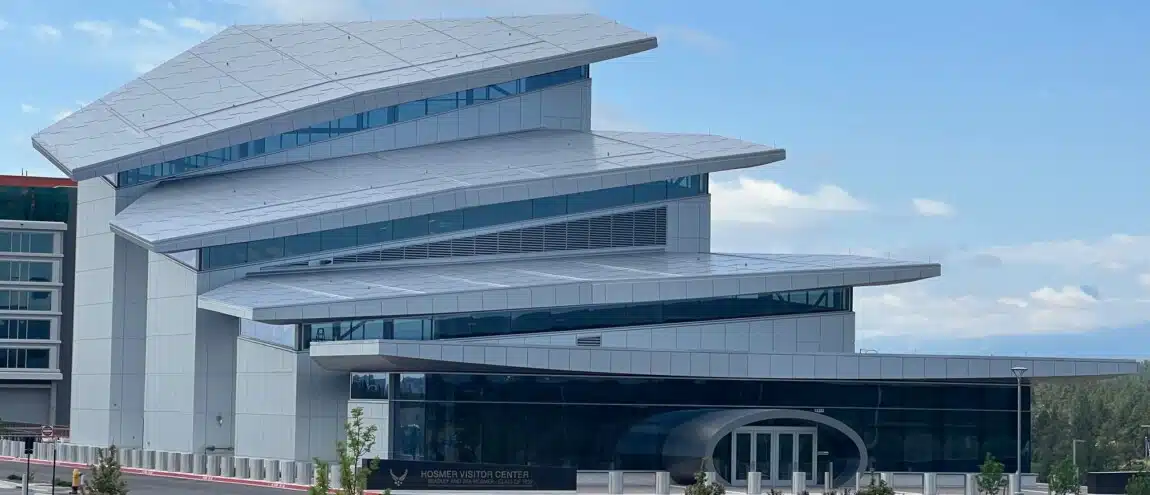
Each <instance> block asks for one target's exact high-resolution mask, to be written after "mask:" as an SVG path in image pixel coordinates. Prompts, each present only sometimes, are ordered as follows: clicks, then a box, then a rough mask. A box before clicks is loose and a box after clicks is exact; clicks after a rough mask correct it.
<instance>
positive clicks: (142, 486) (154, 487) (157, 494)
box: [0, 461, 303, 495]
mask: <svg viewBox="0 0 1150 495" xmlns="http://www.w3.org/2000/svg"><path fill="white" fill-rule="evenodd" d="M10 474H18V475H21V476H23V474H24V464H23V463H17V462H9V461H3V462H0V482H6V483H0V495H10V494H17V493H20V488H19V482H18V481H8V479H7V478H8V475H10ZM51 474H52V467H51V466H38V465H35V464H33V465H32V480H33V481H34V482H35V484H36V485H37V486H35V487H34V490H33V493H35V494H37V495H40V494H48V493H52V491H51V487H50V486H49V485H48V484H47V483H48V480H49V478H50V477H51ZM71 476H72V469H71V468H63V467H61V468H57V469H56V478H58V479H61V480H70V479H71ZM124 479H125V480H127V482H128V489H129V490H131V493H132V495H199V494H217V495H279V494H288V493H292V494H296V495H298V494H301V493H303V492H301V491H296V490H284V489H278V488H265V487H257V486H243V485H232V484H225V483H211V482H207V481H192V480H180V479H172V478H160V477H156V476H140V475H131V474H125V475H124ZM68 492H69V489H68V488H65V487H57V488H56V493H57V494H60V495H63V494H65V493H68Z"/></svg>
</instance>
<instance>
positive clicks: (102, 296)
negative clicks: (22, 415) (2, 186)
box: [71, 179, 148, 447]
mask: <svg viewBox="0 0 1150 495" xmlns="http://www.w3.org/2000/svg"><path fill="white" fill-rule="evenodd" d="M77 202H78V204H77V224H76V275H75V294H76V295H75V307H74V313H73V316H74V318H75V321H76V322H77V324H76V325H75V328H74V329H73V357H72V366H73V370H72V396H71V428H72V430H71V435H72V441H74V442H76V443H79V444H87V445H101V446H103V445H109V444H116V445H119V446H124V447H140V446H142V443H143V436H144V434H143V399H144V349H145V344H144V342H145V327H146V323H147V315H146V311H147V284H148V276H147V271H148V257H147V251H145V250H144V249H143V248H141V247H139V246H136V245H135V244H132V243H130V242H128V241H126V240H123V239H120V238H117V237H116V235H115V234H113V233H112V232H111V231H110V230H109V228H108V221H109V220H110V219H111V218H112V217H113V216H114V215H115V214H116V211H117V210H118V209H119V208H122V207H123V206H124V204H123V201H121V200H120V199H118V198H117V197H116V192H115V190H114V189H113V188H112V186H110V185H108V184H107V183H106V182H104V181H103V180H102V179H93V180H87V181H83V182H81V183H80V184H79V191H78V200H77Z"/></svg>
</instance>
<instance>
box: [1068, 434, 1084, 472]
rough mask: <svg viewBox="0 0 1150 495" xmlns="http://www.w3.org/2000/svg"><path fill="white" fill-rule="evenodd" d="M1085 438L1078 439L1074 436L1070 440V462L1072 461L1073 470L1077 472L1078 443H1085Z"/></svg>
mask: <svg viewBox="0 0 1150 495" xmlns="http://www.w3.org/2000/svg"><path fill="white" fill-rule="evenodd" d="M1085 442H1086V440H1079V439H1077V438H1075V439H1074V440H1071V441H1070V462H1073V463H1074V472H1075V473H1077V472H1078V444H1080V443H1085Z"/></svg>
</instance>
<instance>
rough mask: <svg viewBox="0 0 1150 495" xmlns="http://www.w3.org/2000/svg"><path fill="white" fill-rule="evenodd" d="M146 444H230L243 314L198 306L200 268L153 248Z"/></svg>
mask: <svg viewBox="0 0 1150 495" xmlns="http://www.w3.org/2000/svg"><path fill="white" fill-rule="evenodd" d="M148 274H149V281H148V288H149V291H148V326H147V355H146V362H147V367H146V378H145V384H146V386H145V393H144V397H145V401H144V432H145V434H144V446H145V447H146V448H150V449H156V450H164V451H173V452H200V451H203V450H204V448H205V447H208V446H214V447H231V444H232V437H233V426H234V423H233V419H232V417H233V404H234V395H235V379H234V371H235V363H236V360H235V353H236V350H235V349H236V348H235V346H236V337H237V336H238V335H239V320H238V319H236V318H234V317H230V316H226V315H221V314H219V313H213V312H210V311H204V310H200V309H197V307H196V287H197V283H196V282H197V277H198V275H197V274H196V272H194V271H192V270H190V269H188V268H187V267H185V266H184V265H182V264H180V263H178V262H176V261H174V260H172V259H171V258H168V257H166V256H163V255H159V254H155V253H150V256H149V268H148Z"/></svg>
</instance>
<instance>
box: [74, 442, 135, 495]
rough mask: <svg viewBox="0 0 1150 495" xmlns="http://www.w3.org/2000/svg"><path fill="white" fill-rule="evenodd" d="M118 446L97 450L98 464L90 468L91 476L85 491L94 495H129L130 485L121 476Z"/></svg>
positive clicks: (85, 485)
mask: <svg viewBox="0 0 1150 495" xmlns="http://www.w3.org/2000/svg"><path fill="white" fill-rule="evenodd" d="M116 454H117V450H116V446H115V445H113V446H111V447H108V448H106V449H98V450H96V464H95V465H92V466H89V468H90V469H91V470H92V474H91V476H89V477H88V480H87V482H86V483H84V490H85V491H87V492H88V493H90V494H92V495H127V494H128V483H127V482H126V481H124V479H123V478H122V477H121V476H120V474H121V473H120V460H119V456H117V455H116Z"/></svg>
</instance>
